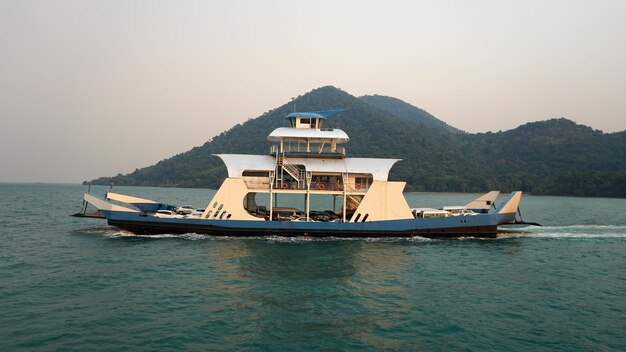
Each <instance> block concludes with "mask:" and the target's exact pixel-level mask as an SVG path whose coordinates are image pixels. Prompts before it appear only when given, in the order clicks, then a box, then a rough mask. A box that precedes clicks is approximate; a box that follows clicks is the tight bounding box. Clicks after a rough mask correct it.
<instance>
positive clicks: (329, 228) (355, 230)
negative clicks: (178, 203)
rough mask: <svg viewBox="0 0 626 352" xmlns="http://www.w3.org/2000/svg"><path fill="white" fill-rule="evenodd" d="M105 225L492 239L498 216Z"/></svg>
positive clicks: (120, 221) (145, 231) (143, 220)
mask: <svg viewBox="0 0 626 352" xmlns="http://www.w3.org/2000/svg"><path fill="white" fill-rule="evenodd" d="M105 216H106V217H107V219H108V223H109V225H111V226H115V227H117V228H119V229H122V230H127V231H130V232H133V233H136V234H140V235H153V234H183V233H198V234H207V235H215V236H241V237H255V236H272V235H276V236H286V237H295V236H313V237H336V238H341V237H348V238H352V237H364V238H365V237H412V236H420V237H427V238H446V237H450V238H453V237H491V238H493V237H496V236H497V231H498V224H499V223H500V224H502V223H506V222H508V218H507V217H503V216H502V215H501V214H488V215H477V216H469V217H454V218H438V219H410V220H387V221H374V222H363V223H333V222H293V221H285V222H281V221H240V220H207V219H188V218H187V219H163V218H154V217H146V216H142V215H140V214H137V213H118V212H113V213H108V214H105Z"/></svg>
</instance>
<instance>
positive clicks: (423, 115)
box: [360, 95, 463, 133]
mask: <svg viewBox="0 0 626 352" xmlns="http://www.w3.org/2000/svg"><path fill="white" fill-rule="evenodd" d="M360 99H361V100H363V101H365V102H366V103H368V104H370V105H372V106H374V107H377V108H378V109H380V110H384V111H386V112H388V113H390V114H392V115H394V116H396V117H399V118H403V119H406V120H411V121H416V122H419V123H421V124H422V125H425V126H430V127H438V128H442V129H444V130H447V131H449V132H456V133H463V131H461V130H459V129H457V128H455V127H452V126H450V125H448V124H447V123H445V122H443V121H441V120H439V119H438V118H436V117H434V116H433V115H431V114H429V113H428V112H427V111H424V110H422V109H420V108H418V107H415V106H413V105H411V104H409V103H406V102H404V101H402V100H400V99H398V98H393V97H386V96H383V95H364V96H362V97H360Z"/></svg>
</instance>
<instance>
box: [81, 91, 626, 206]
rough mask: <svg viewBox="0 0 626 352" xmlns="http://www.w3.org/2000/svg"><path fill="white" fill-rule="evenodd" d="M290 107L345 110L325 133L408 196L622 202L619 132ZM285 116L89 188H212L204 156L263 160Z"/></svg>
mask: <svg viewBox="0 0 626 352" xmlns="http://www.w3.org/2000/svg"><path fill="white" fill-rule="evenodd" d="M294 102H295V103H296V106H297V108H298V110H299V111H314V110H324V109H334V108H347V109H350V111H348V112H343V113H340V114H338V115H336V116H333V117H331V118H329V120H328V121H327V125H329V126H327V127H340V128H341V129H343V130H344V131H346V132H347V133H348V135H349V136H350V142H349V143H348V144H347V145H346V149H347V151H348V156H353V157H382V158H399V159H403V161H402V162H399V163H397V164H396V165H395V166H394V167H393V169H392V171H391V175H390V178H391V179H394V180H405V181H407V188H406V190H407V191H443V192H486V191H489V190H501V191H503V192H509V191H513V190H522V191H525V192H531V193H533V194H545V195H576V196H602V197H626V132H619V133H611V134H605V133H603V132H601V131H595V130H593V129H591V128H589V127H586V126H582V125H578V124H576V123H574V122H572V121H569V120H566V119H552V120H548V121H541V122H533V123H528V124H525V125H523V126H520V127H518V128H516V129H513V130H510V131H505V132H497V133H491V132H488V133H478V134H469V133H464V132H462V131H460V130H457V129H455V128H453V127H451V126H448V125H447V124H445V123H444V122H442V121H440V120H437V119H436V118H435V117H433V116H432V115H430V114H428V113H427V112H425V111H424V110H421V109H419V108H416V107H413V106H411V105H409V104H407V103H405V102H402V101H401V100H398V99H395V98H390V97H383V96H365V97H361V98H356V97H353V96H351V95H350V94H347V93H346V92H343V91H341V90H339V89H337V88H334V87H322V88H318V89H315V90H313V91H311V92H309V93H307V94H305V95H303V96H300V97H298V98H297V99H295V101H294ZM290 112H293V105H292V104H291V103H290V104H285V105H283V106H281V107H279V108H277V109H275V110H272V111H269V112H267V113H265V114H263V115H261V116H259V117H257V118H255V119H251V120H248V121H247V122H245V123H244V124H241V125H237V126H235V127H233V128H231V129H230V130H228V131H226V132H223V133H221V134H220V135H218V136H215V137H214V138H213V139H211V140H210V141H208V142H207V143H205V144H204V145H202V146H200V147H196V148H193V149H192V150H190V151H188V152H185V153H181V154H178V155H176V156H174V157H171V158H169V159H165V160H162V161H160V162H159V163H157V164H156V165H153V166H149V167H145V168H142V169H138V170H135V172H132V173H130V174H127V175H121V174H120V175H117V176H114V177H101V178H98V179H96V180H93V181H91V182H92V183H93V184H109V183H114V184H116V185H142V186H170V187H206V188H217V187H219V185H220V184H221V182H222V180H223V179H224V178H225V177H226V168H225V167H224V165H223V164H222V162H221V161H220V160H219V159H218V158H217V157H214V156H212V154H216V153H242V154H267V153H268V152H269V147H270V144H269V142H268V141H267V140H266V137H267V135H268V134H269V133H270V132H271V131H272V130H273V129H275V128H276V127H280V126H284V125H285V122H286V121H285V120H284V117H285V116H286V115H287V114H289V113H290Z"/></svg>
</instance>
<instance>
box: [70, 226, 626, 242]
mask: <svg viewBox="0 0 626 352" xmlns="http://www.w3.org/2000/svg"><path fill="white" fill-rule="evenodd" d="M81 232H82V233H90V234H101V235H103V236H105V237H108V238H146V239H183V240H189V241H197V240H219V241H229V240H260V241H266V242H270V243H271V242H278V243H302V242H320V241H365V242H429V241H442V240H438V239H429V238H424V237H419V236H412V237H336V236H329V237H287V236H277V235H272V236H261V237H259V236H215V235H204V234H198V233H185V234H160V235H137V234H135V233H132V232H129V231H122V230H118V229H113V228H111V227H94V228H89V229H83V230H82V231H81ZM510 238H555V239H602V238H626V226H619V225H568V226H544V227H526V228H523V229H510V230H509V229H507V230H502V231H500V232H499V233H498V238H496V239H493V238H486V239H480V240H498V239H510ZM449 240H454V239H445V241H449ZM458 240H477V238H475V237H460V238H458Z"/></svg>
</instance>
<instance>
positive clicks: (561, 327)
mask: <svg viewBox="0 0 626 352" xmlns="http://www.w3.org/2000/svg"><path fill="white" fill-rule="evenodd" d="M85 191H86V187H84V186H79V185H46V184H41V185H40V184H0V202H1V203H0V204H2V208H1V209H0V351H16V350H25V351H42V350H43V351H50V350H60V351H91V350H109V351H123V350H132V351H179V350H195V351H205V350H242V349H243V350H265V351H274V350H424V351H430V350H474V351H485V350H490V351H504V350H507V351H508V350H511V351H528V350H544V351H577V350H589V351H623V350H625V349H626V215H624V214H625V210H626V200H624V199H591V198H564V197H538V196H525V197H524V198H523V200H522V203H521V210H522V215H523V217H524V219H525V220H528V221H536V222H540V223H542V224H544V225H545V226H544V227H536V228H535V227H533V228H526V229H523V230H515V231H508V232H504V233H502V234H500V236H499V238H498V239H470V238H464V239H456V240H428V239H423V238H419V237H414V238H408V239H400V238H390V239H377V240H374V239H371V240H367V239H365V240H362V239H343V240H340V239H336V238H330V239H314V238H282V237H265V238H243V239H242V238H233V237H210V236H204V235H198V234H185V235H161V236H157V237H139V236H134V235H132V234H130V233H127V232H124V231H119V230H117V229H115V228H113V227H109V226H108V225H106V222H105V221H103V220H99V219H79V218H72V217H70V216H69V215H70V214H71V213H75V212H77V211H78V210H79V209H80V205H81V197H82V193H83V192H85ZM91 191H92V193H94V194H96V195H102V194H104V191H105V188H103V187H93V188H92V190H91ZM116 191H118V192H120V193H124V194H130V195H135V196H140V197H145V198H150V199H155V200H159V201H163V202H170V203H174V204H178V205H182V204H191V205H194V206H197V207H203V206H204V205H206V203H207V202H208V200H210V197H211V196H212V195H213V194H214V192H215V191H212V190H203V189H171V188H170V189H167V188H140V187H119V188H116ZM475 197H477V195H466V194H417V193H416V194H407V199H408V201H409V203H410V205H411V206H414V207H430V206H443V205H459V204H465V203H467V202H469V201H470V200H472V199H473V198H475ZM280 201H281V202H282V203H285V204H284V205H289V203H290V202H291V203H293V202H298V201H296V200H293V199H292V200H290V199H284V200H280ZM324 202H327V201H321V200H320V201H319V203H320V204H318V205H320V206H323V207H325V206H327V205H328V203H324ZM296 205H297V204H296ZM314 205H316V204H315V202H314Z"/></svg>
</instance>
